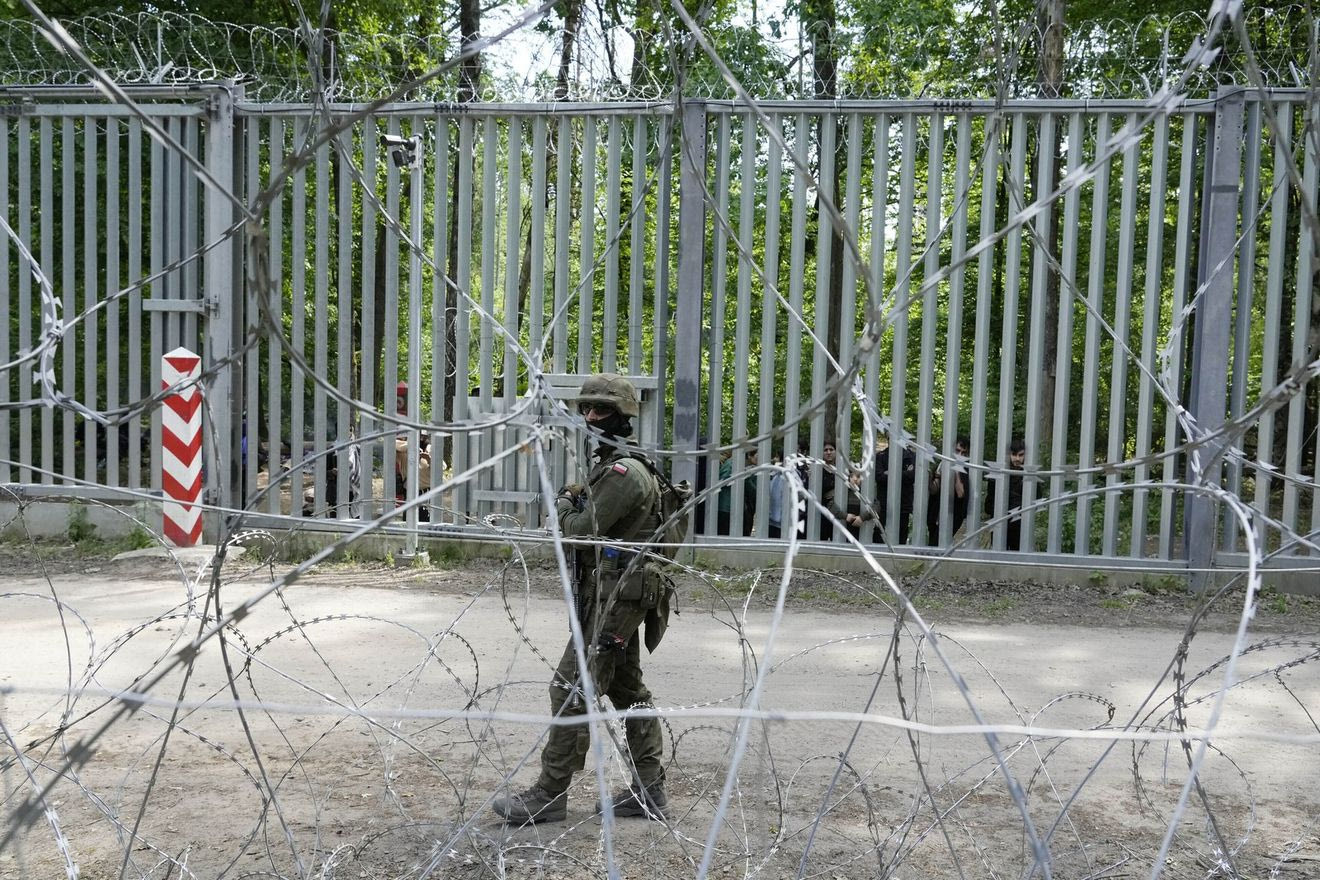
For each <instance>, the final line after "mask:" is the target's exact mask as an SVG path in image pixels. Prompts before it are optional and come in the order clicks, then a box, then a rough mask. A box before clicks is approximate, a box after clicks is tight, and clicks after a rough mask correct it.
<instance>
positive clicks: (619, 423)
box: [587, 410, 633, 439]
mask: <svg viewBox="0 0 1320 880" xmlns="http://www.w3.org/2000/svg"><path fill="white" fill-rule="evenodd" d="M587 425H588V426H589V427H590V428H591V430H592V431H595V432H596V433H598V434H601V435H603V436H604V437H605V438H606V439H609V438H611V437H630V436H632V432H633V428H632V419H631V418H629V417H628V416H625V415H624V414H623V413H621V412H619V411H618V410H615V411H614V413H613V415H611V416H610V417H609V418H605V419H601V420H599V421H596V422H588V423H587Z"/></svg>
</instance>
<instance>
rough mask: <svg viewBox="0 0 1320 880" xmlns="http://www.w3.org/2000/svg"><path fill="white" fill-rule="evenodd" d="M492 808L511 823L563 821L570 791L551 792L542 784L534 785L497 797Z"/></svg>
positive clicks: (527, 823)
mask: <svg viewBox="0 0 1320 880" xmlns="http://www.w3.org/2000/svg"><path fill="white" fill-rule="evenodd" d="M491 809H493V810H494V811H495V812H496V814H498V815H500V816H502V817H503V818H504V821H506V822H508V823H509V824H511V825H531V824H535V823H537V822H562V821H564V819H565V817H567V816H568V792H566V791H561V792H560V793H559V794H551V793H550V792H548V791H546V790H545V789H544V788H542V787H541V786H539V785H533V786H532V787H531V788H529V789H527V790H526V791H520V792H518V793H517V794H510V795H508V796H507V797H499V798H496V799H495V802H494V803H493V804H491Z"/></svg>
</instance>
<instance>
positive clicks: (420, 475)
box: [394, 381, 431, 522]
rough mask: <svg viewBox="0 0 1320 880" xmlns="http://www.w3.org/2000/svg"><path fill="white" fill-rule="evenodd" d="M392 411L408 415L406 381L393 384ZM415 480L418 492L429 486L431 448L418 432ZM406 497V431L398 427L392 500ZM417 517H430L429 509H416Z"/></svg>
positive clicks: (395, 442)
mask: <svg viewBox="0 0 1320 880" xmlns="http://www.w3.org/2000/svg"><path fill="white" fill-rule="evenodd" d="M394 412H395V413H396V414H397V415H398V416H400V417H401V418H407V417H408V383H407V382H402V381H401V382H399V384H398V385H396V386H394ZM418 446H419V449H418V451H417V481H418V483H419V488H418V490H417V491H418V492H419V493H420V492H425V491H426V490H427V489H430V488H431V450H430V438H429V437H428V436H427V435H426V434H418ZM407 497H408V432H407V431H406V430H404V429H400V431H399V433H398V434H396V435H395V436H394V500H395V501H396V502H397V503H399V504H402V503H403V502H404V500H405V499H406V498H407ZM417 518H418V519H419V520H420V521H422V522H429V521H430V519H431V513H430V509H429V508H428V507H426V506H423V507H422V508H421V509H419V510H418V511H417Z"/></svg>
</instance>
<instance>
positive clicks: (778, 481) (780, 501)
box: [767, 441, 809, 539]
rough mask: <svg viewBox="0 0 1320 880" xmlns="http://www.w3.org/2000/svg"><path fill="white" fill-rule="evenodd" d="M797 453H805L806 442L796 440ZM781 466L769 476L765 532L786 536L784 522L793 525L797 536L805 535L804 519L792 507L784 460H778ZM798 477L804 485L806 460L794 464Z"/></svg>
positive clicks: (776, 536) (806, 471)
mask: <svg viewBox="0 0 1320 880" xmlns="http://www.w3.org/2000/svg"><path fill="white" fill-rule="evenodd" d="M797 451H798V455H806V454H807V444H806V443H803V442H801V441H799V442H798V447H797ZM779 464H781V465H782V466H781V467H779V468H777V469H776V470H775V473H774V476H772V477H771V478H770V499H769V500H770V504H769V507H768V518H769V523H768V526H769V529H768V532H767V534H768V535H769V536H770V537H771V538H783V537H787V534H786V532H785V531H784V522H785V520H787V521H788V523H789V524H791V525H793V526H794V531H796V532H797V534H798V538H799V539H801V538H803V537H805V536H806V520H805V519H802V518H801V516H800V515H799V511H798V510H797V509H794V508H793V498H792V491H791V490H790V488H789V485H788V471H787V470H786V468H787V463H786V462H779ZM795 467H796V469H797V474H798V478H799V479H800V480H801V481H802V483H803V484H804V485H805V484H806V482H807V477H808V474H809V472H808V468H807V465H806V462H804V461H798V463H797V464H796V466H795Z"/></svg>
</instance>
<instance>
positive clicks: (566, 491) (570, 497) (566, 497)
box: [555, 483, 587, 508]
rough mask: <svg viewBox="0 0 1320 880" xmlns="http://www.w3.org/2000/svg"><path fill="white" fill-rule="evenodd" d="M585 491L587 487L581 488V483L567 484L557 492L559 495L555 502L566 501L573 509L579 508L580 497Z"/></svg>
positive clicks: (580, 504)
mask: <svg viewBox="0 0 1320 880" xmlns="http://www.w3.org/2000/svg"><path fill="white" fill-rule="evenodd" d="M586 491H587V487H586V486H583V485H582V484H581V483H569V484H568V485H567V486H565V487H564V488H562V489H560V490H559V494H558V495H556V496H555V500H556V501H567V502H568V503H569V504H571V505H573V506H574V507H579V508H580V507H581V506H582V496H583V495H584V494H585V493H586Z"/></svg>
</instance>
